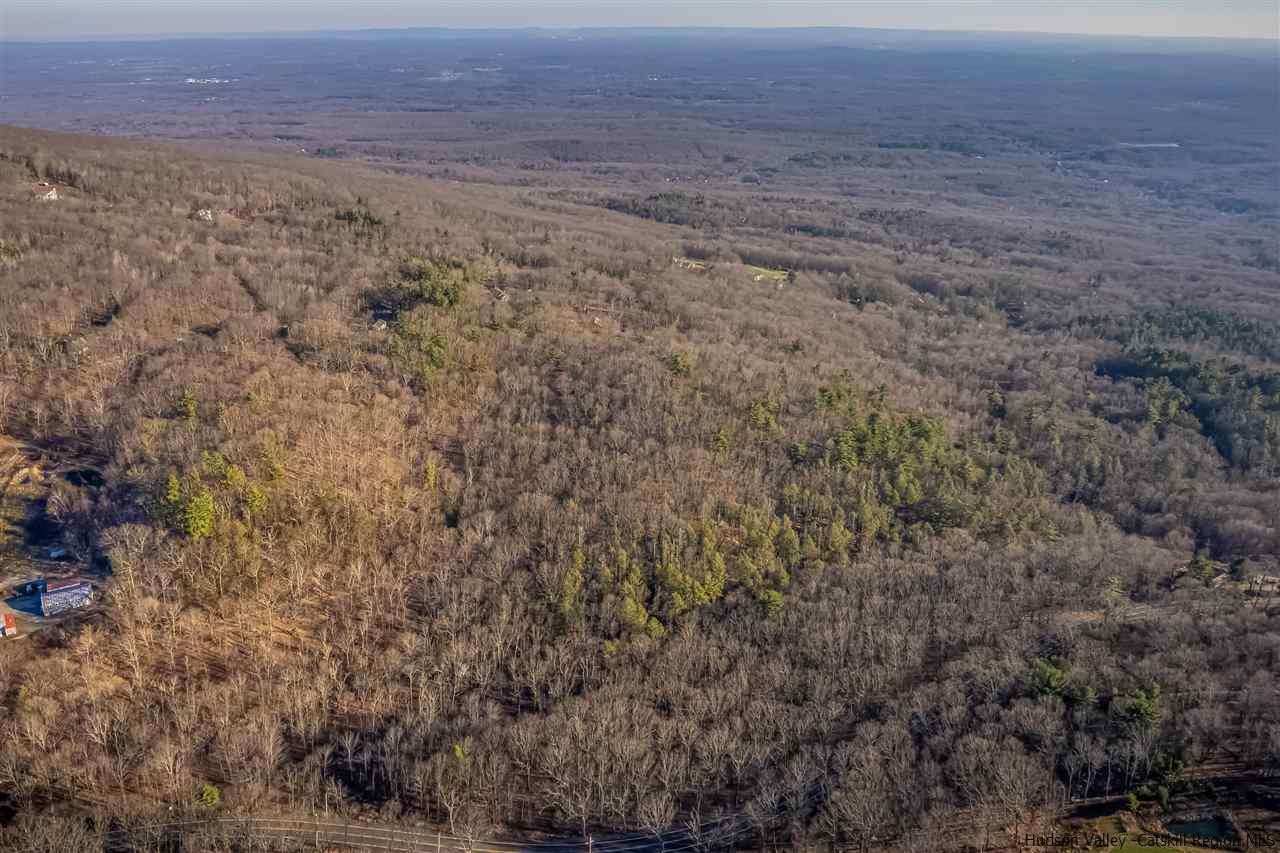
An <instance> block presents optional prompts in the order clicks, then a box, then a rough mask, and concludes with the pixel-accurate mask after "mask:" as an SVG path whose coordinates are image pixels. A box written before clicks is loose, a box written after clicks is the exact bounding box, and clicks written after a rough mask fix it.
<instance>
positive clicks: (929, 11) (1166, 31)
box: [0, 0, 1280, 39]
mask: <svg viewBox="0 0 1280 853" xmlns="http://www.w3.org/2000/svg"><path fill="white" fill-rule="evenodd" d="M408 26H441V27H526V26H543V27H574V26H750V27H779V26H788V27H799V26H843V27H891V28H904V29H946V30H1014V31H1018V30H1021V31H1038V32H1065V33H1090V34H1126V35H1158V36H1226V37H1250V38H1273V39H1274V38H1280V0H1054V1H1053V2H1050V0H683V2H679V0H663V2H657V1H656V0H465V2H463V0H0V38H13V39H18V38H21V39H31V38H65V37H69V36H84V35H106V36H111V35H129V34H139V35H141V34H159V33H217V32H260V31H277V30H315V29H359V28H365V27H408Z"/></svg>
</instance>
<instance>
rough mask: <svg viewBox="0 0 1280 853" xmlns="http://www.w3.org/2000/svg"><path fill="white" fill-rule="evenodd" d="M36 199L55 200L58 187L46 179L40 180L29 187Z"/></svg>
mask: <svg viewBox="0 0 1280 853" xmlns="http://www.w3.org/2000/svg"><path fill="white" fill-rule="evenodd" d="M31 194H32V195H33V196H34V197H35V200H36V201H57V200H58V188H57V187H55V186H54V185H53V184H51V183H49V182H48V181H41V182H40V183H38V184H36V185H35V186H33V187H32V188H31Z"/></svg>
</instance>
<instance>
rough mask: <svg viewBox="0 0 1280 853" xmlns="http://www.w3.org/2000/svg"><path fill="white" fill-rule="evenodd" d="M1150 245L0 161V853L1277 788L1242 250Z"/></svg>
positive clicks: (101, 154)
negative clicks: (357, 817)
mask: <svg viewBox="0 0 1280 853" xmlns="http://www.w3.org/2000/svg"><path fill="white" fill-rule="evenodd" d="M802 166H803V164H802V165H801V166H797V168H802ZM38 181H47V182H50V183H51V184H53V185H55V186H57V187H58V188H59V190H60V197H59V198H58V199H57V200H56V201H35V200H33V199H32V194H31V186H32V185H33V184H34V183H36V182H38ZM201 211H207V212H208V213H207V215H204V214H202V213H201ZM1046 221H1047V220H1046ZM1027 222H1030V224H1026V223H1027ZM1268 222H1269V220H1266V219H1265V216H1264V217H1263V218H1262V219H1260V220H1254V222H1253V224H1252V225H1251V226H1250V227H1251V228H1255V229H1256V230H1257V232H1258V233H1265V232H1266V230H1267V229H1269V228H1270V227H1271V225H1270V224H1268ZM1186 227H1188V229H1189V228H1190V226H1186ZM1215 227H1219V226H1215ZM1221 227H1224V228H1225V227H1226V226H1221ZM1179 233H1181V232H1178V231H1176V229H1175V230H1173V231H1171V232H1168V233H1166V232H1159V231H1157V230H1156V229H1155V228H1154V227H1153V228H1152V229H1151V230H1150V231H1142V230H1141V227H1140V226H1139V225H1135V226H1134V227H1133V229H1131V230H1129V231H1123V230H1113V229H1110V228H1108V227H1106V226H1105V225H1101V226H1098V227H1097V228H1094V229H1089V228H1074V229H1073V230H1072V232H1071V233H1067V232H1066V231H1055V230H1054V229H1053V228H1050V227H1048V226H1046V225H1045V224H1044V221H1038V220H1025V221H1023V222H1022V223H1020V224H1014V223H1013V222H1012V221H1011V220H1008V219H1001V218H1000V217H998V216H997V215H996V214H994V213H991V212H990V211H987V210H984V209H980V208H971V209H969V210H968V211H967V212H965V211H962V210H959V209H958V208H956V207H950V206H947V205H944V204H941V203H940V204H938V205H937V206H934V207H931V208H930V209H929V210H927V211H926V210H922V209H920V208H919V206H918V205H917V204H915V203H914V202H913V201H911V200H908V201H907V202H906V203H903V204H897V203H894V202H892V201H889V200H887V199H886V198H885V197H884V196H882V195H880V194H879V193H877V194H876V196H875V199H874V200H871V201H868V200H860V199H859V198H858V197H857V196H856V195H851V194H848V193H844V194H840V195H831V194H823V193H822V192H820V191H819V190H818V189H816V188H815V187H808V186H804V187H801V188H800V189H797V190H796V191H795V193H794V194H788V193H780V192H776V191H773V190H765V189H760V188H758V187H756V186H755V185H754V184H752V183H749V182H747V183H738V184H737V185H735V186H734V187H732V188H730V189H718V190H717V189H708V190H705V191H703V192H698V191H694V190H690V191H688V192H684V191H679V192H665V193H656V192H635V191H633V190H632V189H630V188H629V187H626V186H619V187H605V186H600V185H597V184H593V185H590V186H587V185H583V186H575V187H573V188H572V189H571V190H567V191H566V190H565V189H564V188H525V187H519V186H497V185H489V184H481V183H476V182H461V181H447V180H432V179H428V178H424V177H419V176H415V175H412V174H401V175H393V174H389V173H388V172H387V171H384V170H381V169H379V168H376V167H375V166H373V165H364V164H354V163H334V162H330V161H328V160H317V159H314V158H305V157H300V156H299V157H288V156H278V155H267V154H259V153H251V152H243V151H242V152H228V151H221V152H219V151H213V150H202V149H199V148H196V147H190V146H189V147H185V148H177V147H164V146H160V145H156V144H153V143H143V142H124V141H112V140H106V139H97V138H87V137H72V136H63V135H56V134H50V133H43V132H38V131H29V130H18V129H12V128H5V129H0V433H2V434H3V435H4V436H5V438H6V440H7V441H11V442H13V443H14V445H13V446H15V447H19V448H24V449H25V450H24V451H23V452H26V453H29V454H34V455H37V456H40V457H41V458H44V459H46V460H49V461H50V463H52V462H54V461H56V462H58V463H59V464H64V465H68V466H72V467H74V468H75V469H76V470H89V471H93V472H96V474H97V475H98V476H94V477H85V476H80V477H79V478H71V479H67V478H63V479H60V480H58V481H57V482H54V483H53V484H52V486H51V487H50V492H49V495H48V499H47V514H48V517H49V520H50V521H51V522H52V523H54V524H56V527H57V530H58V536H59V537H60V542H61V543H63V546H64V547H65V548H67V549H69V551H70V553H71V555H72V556H73V557H74V559H76V560H78V561H80V562H82V563H83V564H84V565H85V566H88V567H92V568H94V569H95V570H96V571H98V572H99V574H100V593H99V599H100V606H98V607H95V608H94V611H93V613H92V615H91V616H90V617H89V618H85V619H82V620H80V621H78V622H73V623H70V624H67V625H62V626H59V627H53V628H49V629H47V630H44V631H40V632H38V633H36V634H33V635H32V636H30V637H28V638H26V639H25V640H24V641H21V642H18V643H5V642H4V641H0V644H2V645H0V684H3V685H4V692H3V713H2V714H0V744H2V745H3V746H0V816H2V817H4V818H5V820H6V822H7V824H8V825H7V828H5V829H4V830H3V832H4V833H6V834H5V835H4V836H3V837H4V838H5V839H7V840H8V841H9V842H11V843H14V844H17V842H18V841H25V842H27V843H31V844H35V843H36V840H37V839H44V840H42V841H40V842H39V843H42V844H46V845H47V847H46V848H45V849H61V848H59V847H58V846H57V844H58V841H57V840H56V839H57V838H58V837H59V836H58V835H57V833H62V835H61V836H60V837H61V838H62V839H64V840H65V839H66V838H68V837H70V836H69V835H68V833H71V832H72V831H73V827H79V829H80V831H87V830H85V827H86V826H88V825H87V824H83V823H82V821H83V819H84V818H96V819H98V820H100V821H101V822H100V823H96V824H93V825H92V826H91V827H90V829H92V830H93V831H97V830H98V829H101V828H102V827H103V826H106V825H112V826H116V825H120V822H122V821H123V822H127V821H131V820H148V819H156V818H159V817H162V816H164V817H171V816H172V815H175V814H176V815H184V816H207V815H210V814H247V813H261V814H268V813H280V814H302V813H322V814H333V815H346V816H349V815H353V814H357V813H363V814H369V813H371V812H376V813H377V814H378V815H379V816H380V817H381V818H382V819H383V820H385V821H402V822H404V823H405V824H406V825H408V824H413V823H421V822H428V823H430V824H432V825H439V826H442V827H444V831H446V832H449V833H451V834H454V835H459V836H463V837H468V838H494V837H524V836H527V835H529V834H533V833H539V834H546V835H548V836H553V837H557V838H578V837H583V836H586V835H595V836H597V837H607V836H608V835H609V834H611V833H628V834H637V833H640V834H651V835H653V836H654V838H655V839H662V838H664V837H667V836H666V835H665V833H668V832H670V831H672V830H673V829H675V830H679V831H681V832H684V833H688V836H687V837H689V838H692V839H693V840H694V841H696V842H698V843H705V844H707V845H708V846H709V845H712V844H714V843H717V840H719V841H720V842H727V841H744V842H752V843H774V844H778V845H801V844H806V843H814V844H826V843H836V844H841V845H847V846H850V847H853V848H856V847H857V846H858V845H861V844H870V843H871V841H872V840H873V839H876V840H878V841H880V842H886V843H892V844H894V845H896V846H897V848H898V849H915V850H922V851H923V850H939V849H944V848H945V847H947V846H948V844H952V843H955V842H957V840H958V839H963V838H964V837H968V836H966V835H965V833H971V834H977V835H974V836H973V837H979V836H980V835H981V834H984V833H985V834H986V835H987V836H988V838H990V836H991V835H992V834H993V833H997V834H998V833H1000V832H1003V831H1007V830H1009V829H1010V828H1017V827H1022V826H1030V825H1031V822H1032V821H1033V820H1036V819H1040V817H1043V816H1044V815H1053V814H1055V813H1056V812H1057V810H1058V809H1059V808H1060V807H1062V806H1064V805H1065V804H1067V803H1068V802H1069V801H1072V800H1078V799H1085V798H1093V797H1109V796H1117V797H1118V796H1122V795H1126V794H1130V793H1132V794H1133V796H1134V798H1135V802H1138V803H1143V804H1151V805H1152V807H1153V808H1154V807H1155V804H1156V803H1157V802H1158V801H1160V800H1161V799H1162V798H1163V800H1165V801H1167V800H1168V798H1169V797H1170V796H1171V795H1172V796H1175V797H1176V796H1177V795H1178V794H1179V792H1182V791H1186V790H1188V789H1189V788H1190V787H1193V786H1194V785H1195V784H1196V782H1195V780H1196V778H1197V773H1199V772H1201V771H1203V770H1204V769H1205V768H1219V769H1224V770H1225V771H1227V772H1240V773H1244V772H1272V773H1275V772H1277V771H1280V696H1278V694H1277V684H1278V682H1277V678H1278V677H1280V593H1278V592H1276V591H1275V588H1273V587H1269V586H1267V584H1266V582H1265V580H1264V578H1265V577H1267V576H1274V575H1280V569H1278V568H1277V554H1280V530H1278V529H1277V523H1276V519H1277V518H1280V489H1278V488H1277V484H1278V482H1280V480H1278V477H1280V351H1278V350H1280V345H1278V344H1277V341H1278V340H1280V334H1277V332H1278V323H1280V290H1278V289H1277V283H1278V278H1277V274H1276V270H1275V262H1274V255H1272V256H1270V258H1271V259H1270V260H1267V258H1266V257H1263V256H1259V257H1255V258H1253V262H1247V261H1249V260H1250V259H1249V258H1246V257H1244V256H1241V255H1235V254H1228V253H1224V254H1220V255H1215V256H1209V255H1204V254H1201V253H1200V248H1199V247H1200V245H1202V244H1198V243H1197V244H1194V245H1192V244H1191V243H1188V242H1180V241H1179V239H1178V237H1177V235H1178V234H1179ZM1188 233H1189V231H1188ZM1169 234H1172V235H1173V236H1169ZM1202 239H1204V240H1206V241H1212V239H1213V238H1212V232H1211V233H1210V234H1209V235H1208V236H1203V237H1202ZM1259 258H1261V259H1260V260H1259ZM1153 259H1155V260H1153ZM73 480H75V481H73ZM1268 590H1270V591H1269V592H1268ZM726 815H733V816H746V818H747V822H746V823H741V822H737V821H735V822H734V823H733V824H732V826H734V827H735V833H736V837H735V838H731V839H723V838H722V839H717V838H716V828H717V826H718V824H717V823H716V821H717V819H719V818H721V817H723V816H726ZM1037 816H1040V817H1037ZM111 821H115V822H116V823H111ZM743 827H749V831H748V830H747V829H744V828H743ZM682 837H684V836H682ZM15 839H16V840H17V841H15ZM86 843H89V842H86ZM18 846H20V845H18ZM684 846H688V845H687V844H686V845H684ZM85 849H88V848H85ZM155 849H160V848H159V847H156V848H155ZM228 849H239V848H234V846H233V845H229V847H228ZM654 849H657V847H656V846H655V847H654Z"/></svg>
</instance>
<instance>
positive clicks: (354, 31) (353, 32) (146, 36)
mask: <svg viewBox="0 0 1280 853" xmlns="http://www.w3.org/2000/svg"><path fill="white" fill-rule="evenodd" d="M646 31H681V32H756V33H770V32H776V33H786V32H793V33H801V32H844V33H850V32H863V33H900V34H906V33H917V34H924V35H931V36H1008V37H1015V38H1017V37H1041V38H1043V37H1055V38H1068V39H1095V40H1127V41H1162V42H1183V43H1188V42H1232V43H1237V44H1265V45H1268V46H1271V45H1280V34H1278V35H1276V36H1225V35H1204V36H1195V35H1145V34H1141V33H1081V32H1067V31H1056V30H983V29H976V30H975V29H942V28H923V29H922V28H913V27H857V26H838V25H825V26H822V25H817V26H743V25H714V24H687V25H675V26H670V25H662V24H653V25H632V26H599V25H591V26H564V27H543V26H522V27H449V26H425V25H424V26H406V27H357V28H320V29H297V30H290V29H285V30H259V31H235V30H226V31H217V32H207V33H201V32H164V33H76V34H69V35H63V36H35V35H32V36H21V35H20V36H6V35H3V34H0V44H62V43H85V42H96V43H105V44H111V43H127V42H139V41H167V40H175V41H176V40H189V39H232V38H263V39H275V38H291V37H293V38H297V37H311V38H315V37H323V36H360V35H366V34H367V35H378V34H383V35H394V34H406V35H411V34H414V33H440V34H447V33H457V34H482V33H495V34H497V33H508V34H518V33H544V34H557V33H591V32H595V33H601V32H646Z"/></svg>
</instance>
